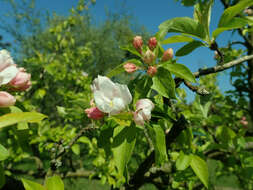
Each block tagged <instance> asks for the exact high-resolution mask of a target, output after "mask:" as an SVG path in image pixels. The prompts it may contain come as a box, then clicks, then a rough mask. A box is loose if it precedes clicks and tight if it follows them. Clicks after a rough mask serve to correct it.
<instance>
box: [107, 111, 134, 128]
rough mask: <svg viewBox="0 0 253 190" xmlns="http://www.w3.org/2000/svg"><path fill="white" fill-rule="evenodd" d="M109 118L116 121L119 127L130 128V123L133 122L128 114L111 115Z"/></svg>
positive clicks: (131, 115) (130, 114) (131, 116)
mask: <svg viewBox="0 0 253 190" xmlns="http://www.w3.org/2000/svg"><path fill="white" fill-rule="evenodd" d="M110 118H112V119H113V120H114V121H116V122H117V123H118V124H119V125H123V126H130V124H131V121H132V120H133V114H132V113H130V112H122V113H119V114H117V115H113V116H111V117H110Z"/></svg>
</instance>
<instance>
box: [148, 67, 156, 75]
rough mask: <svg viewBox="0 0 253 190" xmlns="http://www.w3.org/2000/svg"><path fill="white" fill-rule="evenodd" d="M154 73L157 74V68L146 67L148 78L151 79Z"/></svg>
mask: <svg viewBox="0 0 253 190" xmlns="http://www.w3.org/2000/svg"><path fill="white" fill-rule="evenodd" d="M156 72H157V68H156V67H155V66H149V67H148V71H147V73H148V75H149V76H151V77H153V76H154V75H155V74H156Z"/></svg>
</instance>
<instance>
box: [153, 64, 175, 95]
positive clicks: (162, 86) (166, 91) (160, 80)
mask: <svg viewBox="0 0 253 190" xmlns="http://www.w3.org/2000/svg"><path fill="white" fill-rule="evenodd" d="M152 80H153V85H152V86H151V88H152V89H154V90H156V91H157V92H158V93H159V94H160V95H162V96H164V97H166V98H176V96H175V82H174V79H173V78H172V76H171V74H170V72H168V70H166V69H164V68H162V67H160V68H158V71H157V73H156V75H155V76H154V77H153V78H152Z"/></svg>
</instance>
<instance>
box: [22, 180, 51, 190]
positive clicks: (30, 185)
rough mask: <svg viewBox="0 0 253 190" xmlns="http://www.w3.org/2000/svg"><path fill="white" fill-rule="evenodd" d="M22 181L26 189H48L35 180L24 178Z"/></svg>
mask: <svg viewBox="0 0 253 190" xmlns="http://www.w3.org/2000/svg"><path fill="white" fill-rule="evenodd" d="M21 180H22V183H23V185H24V187H25V190H47V189H46V188H45V187H43V186H42V185H41V184H39V183H35V182H33V181H30V180H27V179H24V178H22V179H21Z"/></svg>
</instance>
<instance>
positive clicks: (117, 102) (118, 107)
mask: <svg viewBox="0 0 253 190" xmlns="http://www.w3.org/2000/svg"><path fill="white" fill-rule="evenodd" d="M112 107H113V109H112V111H111V113H110V114H111V115H115V114H118V113H120V112H121V111H122V110H124V109H125V107H126V105H125V104H124V101H123V99H122V98H114V99H113V101H112Z"/></svg>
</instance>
